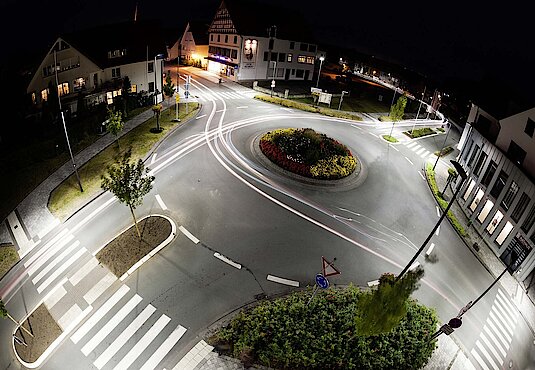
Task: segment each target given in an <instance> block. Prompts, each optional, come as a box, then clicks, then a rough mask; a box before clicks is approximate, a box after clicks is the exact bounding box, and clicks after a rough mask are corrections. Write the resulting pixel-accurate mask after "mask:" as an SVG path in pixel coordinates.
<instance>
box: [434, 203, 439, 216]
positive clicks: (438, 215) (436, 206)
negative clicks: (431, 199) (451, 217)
mask: <svg viewBox="0 0 535 370" xmlns="http://www.w3.org/2000/svg"><path fill="white" fill-rule="evenodd" d="M435 208H436V209H437V216H438V217H440V208H438V206H435Z"/></svg>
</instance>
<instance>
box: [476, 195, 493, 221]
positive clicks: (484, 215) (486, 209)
mask: <svg viewBox="0 0 535 370" xmlns="http://www.w3.org/2000/svg"><path fill="white" fill-rule="evenodd" d="M492 207H494V203H493V202H492V201H490V200H487V202H486V203H485V206H483V209H482V210H481V212H479V215H478V216H477V220H478V221H479V222H481V223H483V221H485V219H486V218H487V216H488V215H489V212H490V210H491V209H492Z"/></svg>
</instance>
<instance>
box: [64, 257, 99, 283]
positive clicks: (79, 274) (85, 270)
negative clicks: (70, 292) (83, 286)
mask: <svg viewBox="0 0 535 370" xmlns="http://www.w3.org/2000/svg"><path fill="white" fill-rule="evenodd" d="M96 266H98V260H97V259H96V258H91V259H90V260H89V261H87V263H86V264H85V265H83V266H82V267H81V268H80V269H78V270H77V271H76V272H75V273H74V274H73V275H72V276H71V277H70V278H69V281H70V282H71V284H72V285H73V286H76V285H78V283H79V282H80V281H82V279H83V278H85V277H86V276H87V275H88V274H89V273H90V272H91V271H92V270H93V269H94V268H95V267H96Z"/></svg>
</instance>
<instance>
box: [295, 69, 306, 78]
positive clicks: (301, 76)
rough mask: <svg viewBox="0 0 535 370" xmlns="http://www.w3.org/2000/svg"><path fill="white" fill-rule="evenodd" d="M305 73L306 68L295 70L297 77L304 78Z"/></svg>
mask: <svg viewBox="0 0 535 370" xmlns="http://www.w3.org/2000/svg"><path fill="white" fill-rule="evenodd" d="M304 74H305V71H304V70H302V69H298V70H297V71H296V72H295V77H297V78H303V76H304Z"/></svg>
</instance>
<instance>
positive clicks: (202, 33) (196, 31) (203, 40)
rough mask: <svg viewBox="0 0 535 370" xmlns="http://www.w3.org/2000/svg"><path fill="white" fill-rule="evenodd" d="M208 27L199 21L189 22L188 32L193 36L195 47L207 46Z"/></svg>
mask: <svg viewBox="0 0 535 370" xmlns="http://www.w3.org/2000/svg"><path fill="white" fill-rule="evenodd" d="M208 27H209V24H207V23H206V22H201V21H191V22H189V30H190V32H191V34H192V35H193V39H194V40H195V44H196V45H208Z"/></svg>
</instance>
